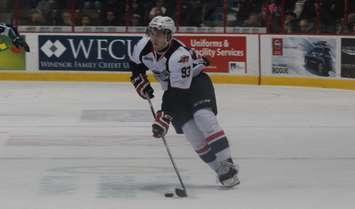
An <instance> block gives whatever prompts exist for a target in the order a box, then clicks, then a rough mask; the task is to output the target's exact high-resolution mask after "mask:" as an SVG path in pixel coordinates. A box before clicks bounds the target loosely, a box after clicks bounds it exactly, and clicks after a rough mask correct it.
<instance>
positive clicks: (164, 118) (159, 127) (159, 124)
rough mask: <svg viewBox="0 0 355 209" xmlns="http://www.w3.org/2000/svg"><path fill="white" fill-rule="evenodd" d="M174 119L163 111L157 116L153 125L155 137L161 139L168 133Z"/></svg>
mask: <svg viewBox="0 0 355 209" xmlns="http://www.w3.org/2000/svg"><path fill="white" fill-rule="evenodd" d="M172 119H173V118H172V117H171V116H170V115H169V114H168V113H165V112H163V111H161V110H159V111H158V112H157V113H156V114H155V121H154V123H153V125H152V132H153V137H155V138H161V137H163V136H165V135H166V134H167V133H168V129H169V125H170V122H171V120H172Z"/></svg>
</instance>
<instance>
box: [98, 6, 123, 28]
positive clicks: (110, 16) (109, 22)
mask: <svg viewBox="0 0 355 209" xmlns="http://www.w3.org/2000/svg"><path fill="white" fill-rule="evenodd" d="M102 25H104V26H113V25H120V23H119V20H118V19H117V16H116V14H115V12H113V11H110V10H109V11H107V12H106V13H105V19H104V21H103V22H102Z"/></svg>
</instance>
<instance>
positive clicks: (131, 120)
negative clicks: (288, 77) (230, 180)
mask: <svg viewBox="0 0 355 209" xmlns="http://www.w3.org/2000/svg"><path fill="white" fill-rule="evenodd" d="M154 87H155V88H156V89H158V86H156V85H154ZM216 93H217V97H218V104H219V115H218V118H219V120H220V123H221V125H222V126H223V128H224V129H225V132H226V133H227V136H228V138H229V140H230V144H231V148H232V152H233V157H234V159H235V160H236V161H237V162H238V163H239V164H240V168H241V170H240V179H241V184H240V186H238V187H237V188H235V189H233V190H222V189H220V188H219V187H218V186H217V184H216V179H215V176H214V173H213V172H212V171H211V170H210V169H209V168H208V166H206V165H205V164H203V163H202V162H201V161H200V160H199V158H198V157H197V155H196V154H195V153H194V152H193V150H192V148H191V147H190V145H189V143H188V142H187V141H186V140H185V139H184V137H183V136H179V135H176V134H175V133H174V131H173V129H171V130H170V132H169V135H168V136H167V139H168V143H169V146H170V148H171V150H172V153H173V155H174V156H175V158H176V162H177V165H178V167H179V169H180V171H181V174H182V177H183V180H184V181H185V184H186V186H187V189H188V194H189V197H188V198H184V199H178V198H173V199H168V198H165V197H164V196H163V194H164V193H165V192H171V191H172V190H173V189H174V188H175V187H176V186H178V181H177V178H176V176H175V173H174V170H173V169H172V167H171V164H170V162H169V159H168V157H167V154H166V152H165V149H164V147H163V144H162V142H161V141H160V140H157V139H153V138H152V137H151V130H150V125H151V120H152V116H151V115H150V114H151V113H150V111H149V108H148V105H147V103H146V102H145V101H143V100H141V99H140V98H138V96H136V94H135V92H134V90H133V88H132V87H131V86H130V85H129V84H128V83H121V84H112V83H111V84H108V83H47V82H1V83H0V209H118V208H120V209H130V208H136V209H138V208H139V209H140V208H152V209H169V208H175V209H181V208H196V209H197V208H203V209H206V208H207V209H235V208H236V209H335V208H336V209H354V208H355V92H354V91H343V90H330V89H316V88H291V87H267V86H261V87H258V86H240V85H234V86H233V85H216ZM156 94H157V95H156V98H155V99H154V104H155V107H156V109H158V107H159V104H160V100H159V98H160V96H161V92H160V91H159V90H157V91H156Z"/></svg>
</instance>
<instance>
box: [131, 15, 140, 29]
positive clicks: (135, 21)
mask: <svg viewBox="0 0 355 209" xmlns="http://www.w3.org/2000/svg"><path fill="white" fill-rule="evenodd" d="M140 25H142V22H141V16H140V15H139V14H133V15H132V19H131V21H130V26H140Z"/></svg>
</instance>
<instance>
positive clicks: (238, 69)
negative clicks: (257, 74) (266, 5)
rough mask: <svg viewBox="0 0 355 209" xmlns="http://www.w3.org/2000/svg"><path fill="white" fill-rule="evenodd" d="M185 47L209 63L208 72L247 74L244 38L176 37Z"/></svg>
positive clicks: (220, 36) (219, 36)
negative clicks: (205, 58)
mask: <svg viewBox="0 0 355 209" xmlns="http://www.w3.org/2000/svg"><path fill="white" fill-rule="evenodd" d="M178 39H179V40H180V41H182V42H183V43H184V44H185V45H186V46H187V47H190V48H192V49H194V50H195V51H196V53H197V54H198V55H201V56H206V57H208V58H209V60H210V61H211V65H210V66H209V67H207V71H209V72H221V73H235V74H247V53H246V50H247V46H246V37H245V36H223V35H214V36H206V35H193V36H188V35H186V36H185V35H182V36H178Z"/></svg>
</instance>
